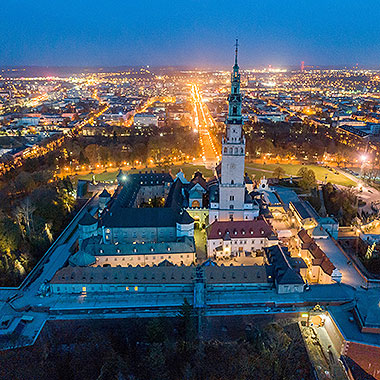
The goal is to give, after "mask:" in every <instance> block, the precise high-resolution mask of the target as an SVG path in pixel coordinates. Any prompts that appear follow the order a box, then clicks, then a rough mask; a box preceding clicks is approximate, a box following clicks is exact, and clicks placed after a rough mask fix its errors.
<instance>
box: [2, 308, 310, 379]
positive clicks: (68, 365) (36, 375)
mask: <svg viewBox="0 0 380 380" xmlns="http://www.w3.org/2000/svg"><path fill="white" fill-rule="evenodd" d="M196 322H197V320H196V318H195V316H194V312H193V309H192V307H191V306H190V305H189V304H188V303H185V304H184V305H183V306H182V308H181V310H180V311H179V313H178V316H177V317H176V318H174V319H173V318H171V319H169V318H166V319H165V318H156V319H150V320H148V321H147V320H146V319H135V320H123V321H110V320H107V321H96V320H93V321H91V323H90V322H88V321H87V322H85V321H84V322H83V321H82V322H69V321H67V322H60V323H56V322H53V323H48V324H47V325H46V326H45V328H44V331H43V332H42V336H41V337H40V338H39V341H38V342H37V344H35V346H33V347H31V348H27V349H20V350H17V351H6V352H1V353H0V378H2V379H4V380H7V379H15V378H17V379H20V380H22V379H28V380H29V379H40V380H44V379H61V380H66V379H70V380H76V379H98V380H111V379H115V380H116V379H118V380H123V379H125V380H127V379H129V380H147V379H149V380H172V379H173V380H177V379H187V380H193V379H194V380H224V379H225V380H231V379H236V380H243V379H244V380H249V379H252V380H254V379H262V380H266V379H268V380H269V379H271V380H273V379H283V380H285V379H289V380H291V379H294V380H296V379H297V380H298V379H305V380H308V379H311V378H312V377H311V368H310V363H309V360H308V357H307V353H306V350H305V347H304V344H303V340H302V337H301V334H300V331H299V329H298V325H297V324H296V323H294V322H291V321H280V322H278V323H274V322H272V323H268V322H264V323H263V322H262V323H256V322H255V323H254V327H250V325H249V328H246V329H244V327H243V328H240V323H242V322H243V321H242V320H240V322H239V323H238V324H237V325H236V326H235V328H232V330H234V331H231V333H229V332H228V331H227V332H226V331H225V330H226V329H225V328H223V329H222V330H219V332H215V333H213V334H212V337H209V338H205V339H199V338H198V337H197V334H196ZM211 323H212V324H213V323H216V321H215V320H214V321H212V322H211ZM227 323H228V322H227ZM216 325H217V323H216ZM231 326H232V324H231ZM243 326H244V323H243ZM213 327H214V325H213ZM232 336H233V337H232ZM30 363H38V365H35V366H34V365H30Z"/></svg>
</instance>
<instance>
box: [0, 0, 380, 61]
mask: <svg viewBox="0 0 380 380" xmlns="http://www.w3.org/2000/svg"><path fill="white" fill-rule="evenodd" d="M242 9H244V12H242ZM15 14H18V15H19V17H17V18H15V17H13V16H14V15H15ZM317 14H318V17H315V15H317ZM379 14H380V6H379V5H378V4H376V3H375V2H374V1H366V2H365V3H364V4H363V3H361V4H357V3H355V2H353V1H348V2H347V1H344V2H343V1H341V0H339V1H337V2H335V3H334V5H333V6H331V5H330V4H329V2H327V1H322V2H318V4H307V5H303V6H299V5H298V4H296V2H294V1H285V2H281V3H278V2H275V1H273V0H270V1H267V2H265V4H259V3H257V2H251V3H249V4H243V2H237V3H236V4H234V5H232V4H231V3H230V2H226V1H222V2H215V1H208V2H206V3H201V2H199V1H190V2H189V1H187V2H183V1H179V2H176V3H175V4H171V3H170V2H168V1H164V2H158V3H156V4H148V3H147V2H144V1H143V2H139V3H131V2H121V1H114V2H113V3H112V4H109V5H107V4H104V3H100V2H97V1H96V2H91V3H90V2H89V1H87V0H85V1H82V2H80V3H79V4H77V3H76V2H72V1H68V2H65V3H63V2H61V3H60V6H58V5H57V3H54V5H51V4H49V2H47V1H46V0H40V1H39V2H37V3H33V4H31V3H28V2H27V1H21V2H17V3H16V2H14V1H11V2H8V3H7V4H6V5H4V6H3V22H2V25H1V26H0V43H1V46H2V47H3V48H2V49H1V51H0V66H2V67H4V66H25V65H33V66H107V67H109V66H124V65H125V66H139V65H152V66H167V65H173V66H193V67H202V68H204V67H210V68H212V67H218V66H223V67H226V66H228V63H229V62H230V59H231V55H230V54H226V51H225V47H226V46H228V45H229V44H230V45H231V46H232V44H233V41H231V36H233V37H239V40H240V44H241V45H242V46H244V53H243V54H242V56H241V66H242V67H247V68H250V67H254V66H260V65H269V64H271V65H273V66H290V65H297V66H299V64H300V62H301V61H304V62H305V64H306V65H308V64H312V65H322V66H324V65H334V66H340V65H348V66H350V65H354V64H357V63H358V64H359V65H360V66H362V67H367V66H368V67H378V66H379V65H380V49H378V47H379V44H380V39H378V37H379V35H380V26H379V25H378V23H377V22H376V20H377V18H378V16H379ZM236 20H239V22H238V23H237V22H236ZM378 63H379V64H378Z"/></svg>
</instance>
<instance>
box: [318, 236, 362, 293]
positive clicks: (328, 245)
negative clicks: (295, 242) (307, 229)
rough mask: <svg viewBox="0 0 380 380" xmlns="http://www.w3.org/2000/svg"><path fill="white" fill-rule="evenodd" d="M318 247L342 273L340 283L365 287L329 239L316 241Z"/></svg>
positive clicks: (352, 267)
mask: <svg viewBox="0 0 380 380" xmlns="http://www.w3.org/2000/svg"><path fill="white" fill-rule="evenodd" d="M318 245H319V247H320V248H321V249H322V251H323V252H325V253H326V255H327V257H328V258H329V259H330V261H331V262H332V263H333V264H334V265H335V267H336V268H338V270H339V271H340V272H341V273H342V283H344V284H347V285H351V286H353V287H354V288H358V287H360V286H365V281H364V280H363V278H362V277H361V276H360V274H359V273H358V272H357V271H356V269H355V268H354V266H353V265H349V264H348V263H347V261H348V259H347V257H346V256H345V255H344V254H343V252H342V251H341V250H340V249H339V248H338V247H337V246H336V244H335V243H334V241H333V240H332V238H331V237H329V238H328V239H318Z"/></svg>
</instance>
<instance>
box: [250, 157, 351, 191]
mask: <svg viewBox="0 0 380 380" xmlns="http://www.w3.org/2000/svg"><path fill="white" fill-rule="evenodd" d="M278 166H281V167H282V168H283V169H284V170H285V173H286V175H289V176H290V175H292V176H297V173H298V171H299V170H300V168H301V167H303V166H306V167H307V168H309V169H312V170H313V171H314V173H315V176H316V178H317V180H318V181H324V180H325V176H326V175H327V182H331V183H334V184H337V185H343V186H355V185H356V184H355V182H353V181H352V180H350V179H349V178H347V177H346V176H345V175H343V174H340V173H338V172H336V171H335V170H334V171H330V170H329V169H327V168H324V167H322V166H318V165H301V164H294V165H293V164H265V165H264V164H256V163H247V164H246V172H248V174H249V175H255V178H261V177H262V176H264V175H265V176H266V177H269V176H270V175H271V174H272V173H273V171H274V170H275V169H276V168H277V167H278ZM335 173H337V174H335Z"/></svg>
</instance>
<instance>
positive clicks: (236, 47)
mask: <svg viewBox="0 0 380 380" xmlns="http://www.w3.org/2000/svg"><path fill="white" fill-rule="evenodd" d="M238 46H239V40H238V39H237V38H236V42H235V66H237V64H238V63H237V57H238Z"/></svg>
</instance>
